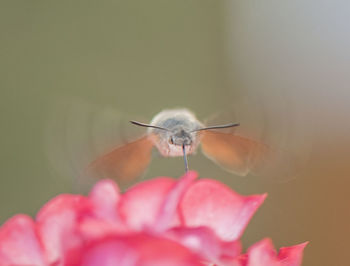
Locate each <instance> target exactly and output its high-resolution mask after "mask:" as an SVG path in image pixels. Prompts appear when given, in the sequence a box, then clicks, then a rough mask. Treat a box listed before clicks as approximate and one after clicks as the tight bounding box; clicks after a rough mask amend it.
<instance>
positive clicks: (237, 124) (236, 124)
mask: <svg viewBox="0 0 350 266" xmlns="http://www.w3.org/2000/svg"><path fill="white" fill-rule="evenodd" d="M239 125H240V124H239V123H231V124H227V125H218V126H211V127H202V128H198V129H195V130H192V131H191V132H196V131H201V130H208V129H219V128H228V127H237V126H239Z"/></svg>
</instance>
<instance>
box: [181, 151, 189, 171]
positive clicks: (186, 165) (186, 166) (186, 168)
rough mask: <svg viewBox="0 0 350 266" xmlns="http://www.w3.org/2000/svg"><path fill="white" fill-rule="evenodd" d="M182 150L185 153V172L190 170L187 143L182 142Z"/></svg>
mask: <svg viewBox="0 0 350 266" xmlns="http://www.w3.org/2000/svg"><path fill="white" fill-rule="evenodd" d="M182 151H183V153H184V162H185V172H186V173H187V172H188V162H187V155H186V146H185V144H182Z"/></svg>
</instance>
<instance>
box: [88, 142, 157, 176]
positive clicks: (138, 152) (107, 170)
mask: <svg viewBox="0 0 350 266" xmlns="http://www.w3.org/2000/svg"><path fill="white" fill-rule="evenodd" d="M152 147H153V142H152V141H151V139H150V137H149V136H145V137H142V138H139V139H137V140H135V141H133V142H129V143H127V144H124V145H122V146H120V147H118V148H115V149H114V150H112V151H111V152H109V153H107V154H105V155H103V156H102V157H100V158H98V159H97V160H95V161H93V162H92V163H91V164H90V165H89V166H88V169H87V170H88V173H92V174H93V175H97V177H99V178H114V179H117V180H118V181H121V182H127V181H131V180H133V179H135V178H136V177H138V176H140V175H141V174H142V173H143V172H144V171H145V169H146V168H147V166H148V164H149V163H150V160H151V150H152Z"/></svg>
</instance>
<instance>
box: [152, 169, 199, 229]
mask: <svg viewBox="0 0 350 266" xmlns="http://www.w3.org/2000/svg"><path fill="white" fill-rule="evenodd" d="M197 176H198V174H197V173H196V172H195V171H189V172H187V173H185V175H183V176H182V177H181V178H180V179H179V180H178V181H177V182H176V184H175V185H174V186H173V187H172V189H171V190H170V191H169V192H168V194H167V195H166V196H165V198H164V201H163V203H162V205H161V206H160V209H159V212H158V215H157V217H156V221H155V224H154V226H153V231H157V232H162V231H164V230H166V229H168V228H169V226H170V225H171V222H172V221H173V220H174V217H177V215H178V214H177V210H178V206H179V203H180V200H181V198H182V196H183V194H184V193H185V191H186V190H187V189H188V187H189V186H190V185H191V183H192V181H194V180H195V179H196V178H197Z"/></svg>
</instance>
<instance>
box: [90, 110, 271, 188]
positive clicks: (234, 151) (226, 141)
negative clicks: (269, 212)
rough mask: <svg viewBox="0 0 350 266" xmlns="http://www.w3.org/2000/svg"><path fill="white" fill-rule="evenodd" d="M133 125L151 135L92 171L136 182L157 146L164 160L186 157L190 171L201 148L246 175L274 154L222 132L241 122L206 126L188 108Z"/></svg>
mask: <svg viewBox="0 0 350 266" xmlns="http://www.w3.org/2000/svg"><path fill="white" fill-rule="evenodd" d="M130 122H131V123H132V124H134V125H136V126H141V127H146V128H147V133H146V134H145V135H144V136H142V137H140V138H138V139H136V140H134V141H132V142H129V143H127V144H124V145H122V146H118V147H116V148H114V149H113V150H111V151H110V152H107V153H106V154H104V155H102V156H101V157H99V158H97V159H96V160H95V161H93V162H92V163H91V164H90V165H89V167H88V169H89V171H91V172H94V173H95V174H97V175H98V176H100V177H111V178H116V179H117V180H120V181H122V182H123V181H129V180H132V179H134V178H136V177H138V176H139V175H141V174H142V173H143V172H144V170H145V169H146V168H147V166H148V165H149V163H150V161H151V151H152V149H153V148H154V147H155V148H156V149H157V150H158V151H159V153H160V154H161V155H162V156H164V157H175V156H183V157H184V163H185V171H187V170H188V162H187V155H191V154H193V153H195V152H196V150H197V149H198V147H199V146H201V150H202V152H203V153H204V155H205V156H206V157H208V158H209V159H210V160H212V161H214V162H215V163H216V164H218V165H219V166H221V167H222V168H224V169H226V170H228V171H229V172H232V173H235V174H237V175H241V176H245V175H247V174H248V173H249V172H250V171H256V170H258V169H259V168H261V166H262V165H264V163H263V162H264V160H266V158H268V157H269V153H270V150H269V148H268V147H267V146H266V145H264V144H262V143H259V142H258V141H254V140H251V139H249V138H245V137H242V136H238V135H235V134H232V133H225V132H222V131H221V129H223V128H230V127H237V126H239V125H240V124H239V123H229V124H224V125H205V124H204V123H202V122H200V121H199V120H198V119H197V118H196V116H195V115H194V113H192V112H191V111H190V110H188V109H171V110H163V111H161V112H160V113H158V114H157V115H156V116H154V118H153V119H152V120H151V122H150V123H149V124H145V123H141V122H137V121H130Z"/></svg>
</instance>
